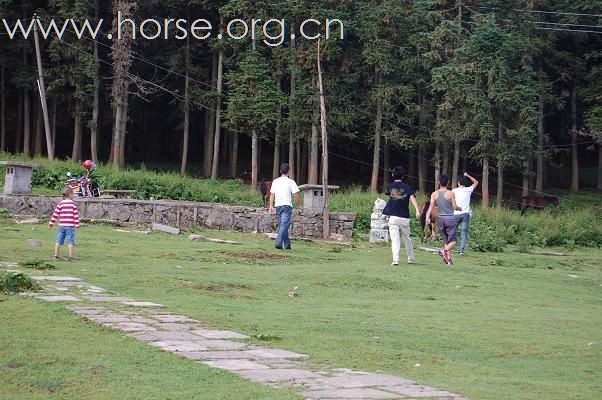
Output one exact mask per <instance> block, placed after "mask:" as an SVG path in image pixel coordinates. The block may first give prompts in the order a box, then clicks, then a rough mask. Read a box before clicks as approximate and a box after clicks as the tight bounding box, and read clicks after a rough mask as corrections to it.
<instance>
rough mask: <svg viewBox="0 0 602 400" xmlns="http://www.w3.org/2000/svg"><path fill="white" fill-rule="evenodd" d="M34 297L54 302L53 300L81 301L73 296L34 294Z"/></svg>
mask: <svg viewBox="0 0 602 400" xmlns="http://www.w3.org/2000/svg"><path fill="white" fill-rule="evenodd" d="M36 299H40V300H44V301H49V302H55V301H81V300H80V299H78V298H77V297H74V296H36Z"/></svg>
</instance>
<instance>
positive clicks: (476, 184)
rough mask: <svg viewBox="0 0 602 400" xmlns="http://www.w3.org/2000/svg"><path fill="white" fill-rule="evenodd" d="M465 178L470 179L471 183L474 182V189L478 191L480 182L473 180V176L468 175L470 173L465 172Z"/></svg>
mask: <svg viewBox="0 0 602 400" xmlns="http://www.w3.org/2000/svg"><path fill="white" fill-rule="evenodd" d="M464 176H465V177H467V178H468V179H470V181H471V182H472V185H471V187H472V189H473V190H474V189H476V187H477V186H478V185H479V181H477V180H476V179H475V178H473V177H472V176H471V175H469V174H468V172H464Z"/></svg>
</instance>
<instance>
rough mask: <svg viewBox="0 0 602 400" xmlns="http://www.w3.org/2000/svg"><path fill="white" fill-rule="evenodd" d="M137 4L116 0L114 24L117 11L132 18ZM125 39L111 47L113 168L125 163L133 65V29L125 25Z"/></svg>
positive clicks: (114, 42)
mask: <svg viewBox="0 0 602 400" xmlns="http://www.w3.org/2000/svg"><path fill="white" fill-rule="evenodd" d="M136 9H137V6H136V2H134V1H133V0H116V1H115V5H114V7H113V11H114V14H115V15H113V17H114V22H113V23H114V24H117V22H116V20H117V15H116V14H117V10H119V11H120V12H121V13H122V14H123V16H124V17H127V18H132V17H134V14H135V13H136ZM124 27H125V28H124V29H123V37H122V39H121V40H114V41H113V44H112V46H111V58H112V59H113V87H112V90H111V96H112V97H113V99H114V106H115V126H114V130H113V146H112V147H113V149H112V154H111V156H112V157H113V167H114V168H121V167H123V165H124V163H125V138H126V132H127V129H126V128H127V120H128V96H129V85H130V76H129V69H130V66H131V64H132V42H133V38H132V36H133V35H132V29H133V28H132V27H131V26H130V24H124Z"/></svg>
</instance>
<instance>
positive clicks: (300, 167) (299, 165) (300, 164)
mask: <svg viewBox="0 0 602 400" xmlns="http://www.w3.org/2000/svg"><path fill="white" fill-rule="evenodd" d="M302 143H303V142H302V141H301V139H295V153H296V154H297V155H296V160H295V161H296V162H297V174H296V175H295V176H296V177H297V183H300V182H304V181H305V178H304V175H303V171H304V168H305V167H304V166H303V160H304V156H303V154H302V150H303V149H302V146H303V145H302Z"/></svg>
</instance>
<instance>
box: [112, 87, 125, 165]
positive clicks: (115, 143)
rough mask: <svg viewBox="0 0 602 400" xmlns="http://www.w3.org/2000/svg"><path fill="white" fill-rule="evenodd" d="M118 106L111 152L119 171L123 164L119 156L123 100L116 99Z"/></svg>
mask: <svg viewBox="0 0 602 400" xmlns="http://www.w3.org/2000/svg"><path fill="white" fill-rule="evenodd" d="M116 102H117V104H116V105H115V126H114V128H113V129H114V131H113V149H112V151H111V157H112V158H113V168H116V169H119V168H120V167H121V163H120V160H119V155H120V154H121V127H122V126H123V124H122V119H123V109H124V104H123V99H122V98H120V99H116Z"/></svg>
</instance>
